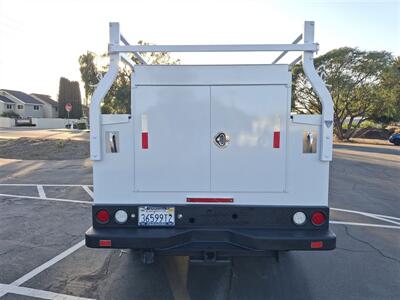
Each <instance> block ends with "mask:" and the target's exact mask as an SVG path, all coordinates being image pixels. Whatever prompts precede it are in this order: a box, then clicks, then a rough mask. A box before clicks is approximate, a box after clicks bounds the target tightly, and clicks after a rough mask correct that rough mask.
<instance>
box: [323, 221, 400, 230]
mask: <svg viewBox="0 0 400 300" xmlns="http://www.w3.org/2000/svg"><path fill="white" fill-rule="evenodd" d="M329 223H330V224H339V225H353V226H364V227H377V228H390V229H400V226H392V225H381V224H372V223H356V222H342V221H329Z"/></svg>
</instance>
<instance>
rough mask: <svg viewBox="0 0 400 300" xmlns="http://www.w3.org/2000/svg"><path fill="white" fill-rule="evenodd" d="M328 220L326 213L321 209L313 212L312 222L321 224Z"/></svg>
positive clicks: (316, 224) (317, 224)
mask: <svg viewBox="0 0 400 300" xmlns="http://www.w3.org/2000/svg"><path fill="white" fill-rule="evenodd" d="M325 222H326V215H325V214H324V213H323V212H321V211H315V212H313V213H312V214H311V223H313V224H314V225H315V226H321V225H322V224H324V223H325Z"/></svg>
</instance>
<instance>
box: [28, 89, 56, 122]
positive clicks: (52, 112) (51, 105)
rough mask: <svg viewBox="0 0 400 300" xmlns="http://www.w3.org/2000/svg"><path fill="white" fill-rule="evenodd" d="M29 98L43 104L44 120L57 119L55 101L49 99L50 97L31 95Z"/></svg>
mask: <svg viewBox="0 0 400 300" xmlns="http://www.w3.org/2000/svg"><path fill="white" fill-rule="evenodd" d="M31 96H32V97H34V98H36V99H37V100H39V101H40V102H42V103H43V110H44V117H45V118H58V102H57V101H55V100H53V99H51V98H50V96H48V95H43V94H31Z"/></svg>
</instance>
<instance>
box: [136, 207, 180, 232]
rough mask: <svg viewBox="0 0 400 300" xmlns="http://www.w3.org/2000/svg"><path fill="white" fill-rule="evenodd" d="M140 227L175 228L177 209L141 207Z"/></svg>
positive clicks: (139, 215) (139, 208)
mask: <svg viewBox="0 0 400 300" xmlns="http://www.w3.org/2000/svg"><path fill="white" fill-rule="evenodd" d="M138 226H139V227H174V226H175V207H173V206H168V207H166V206H139V207H138Z"/></svg>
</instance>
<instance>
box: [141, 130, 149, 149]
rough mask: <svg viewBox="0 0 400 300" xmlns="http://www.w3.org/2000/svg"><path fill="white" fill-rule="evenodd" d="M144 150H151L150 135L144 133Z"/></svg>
mask: <svg viewBox="0 0 400 300" xmlns="http://www.w3.org/2000/svg"><path fill="white" fill-rule="evenodd" d="M142 149H149V133H148V132H142Z"/></svg>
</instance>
